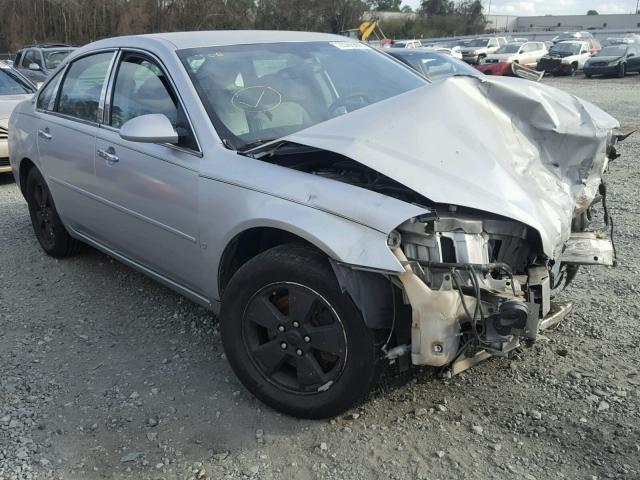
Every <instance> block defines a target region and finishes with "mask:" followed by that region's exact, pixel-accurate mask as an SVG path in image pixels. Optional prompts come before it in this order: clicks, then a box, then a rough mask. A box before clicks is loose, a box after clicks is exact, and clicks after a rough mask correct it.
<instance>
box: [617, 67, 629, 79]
mask: <svg viewBox="0 0 640 480" xmlns="http://www.w3.org/2000/svg"><path fill="white" fill-rule="evenodd" d="M626 74H627V66H626V65H625V64H624V63H621V64H620V66H619V67H618V78H624V76H625V75H626Z"/></svg>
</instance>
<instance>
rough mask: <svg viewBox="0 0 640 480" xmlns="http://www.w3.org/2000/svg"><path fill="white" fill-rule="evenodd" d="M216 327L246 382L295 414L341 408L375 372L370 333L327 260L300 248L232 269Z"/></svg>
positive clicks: (319, 414) (361, 393) (318, 414)
mask: <svg viewBox="0 0 640 480" xmlns="http://www.w3.org/2000/svg"><path fill="white" fill-rule="evenodd" d="M220 333H221V336H222V343H223V346H224V349H225V353H226V355H227V358H228V359H229V363H230V364H231V367H232V368H233V370H234V371H235V373H236V375H238V377H239V378H240V380H241V381H242V383H243V384H244V385H245V387H246V388H247V389H248V390H249V391H251V392H252V393H253V394H254V395H255V396H256V397H258V398H259V399H260V400H262V401H263V402H265V403H266V404H268V405H270V406H271V407H273V408H275V409H276V410H279V411H282V412H284V413H286V414H289V415H293V416H297V417H304V418H326V417H332V416H335V415H338V414H340V413H342V412H344V411H345V410H347V409H349V408H351V407H352V406H354V405H355V404H357V403H358V402H359V401H361V400H362V399H363V398H364V397H365V395H366V394H367V393H368V392H369V390H370V389H371V388H372V387H373V386H374V385H375V383H376V381H377V377H378V373H379V371H380V369H379V368H378V367H377V360H378V349H377V347H376V342H375V335H374V333H375V332H374V331H372V330H370V329H369V328H367V326H366V325H365V323H364V320H363V318H362V315H361V314H360V312H359V311H358V309H357V308H356V306H355V305H354V304H353V301H352V300H351V298H350V297H349V296H348V295H347V294H345V293H343V292H342V291H341V290H340V287H339V285H338V282H337V280H336V277H335V274H334V273H333V270H332V269H331V266H330V264H329V262H328V260H327V258H326V257H325V256H324V255H323V254H321V253H320V252H317V251H315V250H313V249H311V248H308V247H304V246H299V245H293V244H289V245H282V246H278V247H275V248H273V249H271V250H267V251H266V252H264V253H262V254H260V255H258V256H256V257H254V258H253V259H251V260H250V261H248V262H247V263H246V264H245V265H243V266H242V267H241V268H240V269H239V270H238V272H237V273H236V274H235V275H234V276H233V278H232V279H231V282H230V283H229V285H228V287H227V288H226V289H225V292H224V296H223V300H222V308H221V312H220Z"/></svg>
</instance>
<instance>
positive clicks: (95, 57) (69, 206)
mask: <svg viewBox="0 0 640 480" xmlns="http://www.w3.org/2000/svg"><path fill="white" fill-rule="evenodd" d="M114 55H115V53H114V52H113V51H106V52H99V53H94V54H91V55H86V56H84V57H81V58H79V59H77V60H75V61H73V62H72V63H71V64H70V65H69V66H68V67H67V68H66V69H65V70H64V71H60V72H59V73H58V74H56V76H55V77H54V78H53V79H52V81H51V82H49V83H48V84H47V85H46V87H45V88H44V89H43V91H42V92H41V94H40V95H39V97H38V103H37V109H38V111H39V112H40V118H39V120H38V151H39V154H40V161H41V169H42V171H43V174H44V175H45V176H46V178H47V183H48V184H49V187H50V189H51V192H52V194H53V199H54V201H55V203H56V207H57V209H58V212H59V213H60V215H61V216H62V217H63V219H64V221H65V223H66V224H67V225H68V226H70V227H71V228H73V229H74V230H76V231H79V232H83V233H87V232H90V223H91V219H92V217H93V216H94V215H95V212H96V209H95V206H96V201H95V195H94V186H95V175H94V166H93V160H94V154H95V137H96V132H97V130H98V118H99V117H101V115H102V109H101V108H100V105H101V101H102V99H103V98H104V94H105V91H106V77H107V72H108V70H109V67H110V65H111V62H112V61H113V58H114Z"/></svg>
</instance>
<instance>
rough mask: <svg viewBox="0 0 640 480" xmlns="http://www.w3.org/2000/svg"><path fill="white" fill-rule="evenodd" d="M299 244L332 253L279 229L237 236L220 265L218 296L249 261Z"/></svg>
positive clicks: (255, 230)
mask: <svg viewBox="0 0 640 480" xmlns="http://www.w3.org/2000/svg"><path fill="white" fill-rule="evenodd" d="M286 243H297V244H301V245H306V246H308V247H310V248H314V249H317V250H319V251H321V252H323V253H324V254H326V255H327V256H330V253H329V252H327V251H326V249H324V248H321V247H319V246H318V245H316V244H315V243H313V242H311V241H309V240H308V239H305V238H303V237H302V236H300V235H298V234H296V233H292V232H291V231H289V230H285V229H283V228H278V227H271V226H270V227H267V226H260V227H250V228H247V229H246V230H243V231H241V232H240V233H238V234H236V235H235V236H234V237H233V238H232V239H231V240H230V241H229V242H228V243H227V245H226V246H225V248H224V250H223V251H222V256H221V257H220V262H219V265H218V294H219V298H222V294H223V293H224V290H225V288H226V286H227V285H228V284H229V281H230V280H231V278H232V277H233V275H234V274H235V273H236V272H237V271H238V270H239V269H240V267H242V265H244V264H245V263H247V262H248V261H249V260H251V259H252V258H254V257H255V256H257V255H259V254H260V253H262V252H265V251H267V250H269V249H271V248H273V247H276V246H278V245H283V244H286Z"/></svg>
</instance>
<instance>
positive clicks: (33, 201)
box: [25, 168, 83, 258]
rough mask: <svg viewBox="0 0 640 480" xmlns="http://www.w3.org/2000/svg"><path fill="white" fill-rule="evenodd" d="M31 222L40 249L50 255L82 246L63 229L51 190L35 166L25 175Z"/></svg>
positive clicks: (73, 252) (66, 252) (57, 254)
mask: <svg viewBox="0 0 640 480" xmlns="http://www.w3.org/2000/svg"><path fill="white" fill-rule="evenodd" d="M25 197H26V199H27V204H28V206H29V215H30V217H31V224H32V225H33V230H34V232H35V234H36V238H37V239H38V242H39V243H40V246H41V247H42V249H43V250H44V251H45V252H46V253H47V254H49V255H51V256H52V257H56V258H62V257H67V256H70V255H73V254H75V253H77V252H78V251H79V250H80V249H81V248H82V246H83V244H82V243H80V242H79V241H78V240H76V239H74V238H72V237H71V236H70V235H69V233H67V230H66V229H65V227H64V225H63V224H62V221H61V220H60V217H59V216H58V212H57V211H56V206H55V204H54V203H53V197H52V196H51V191H50V190H49V187H48V186H47V183H46V182H45V180H44V178H43V177H42V175H41V174H40V172H39V171H38V170H37V169H36V168H32V169H31V170H30V171H29V174H28V175H27V184H26V195H25Z"/></svg>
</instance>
